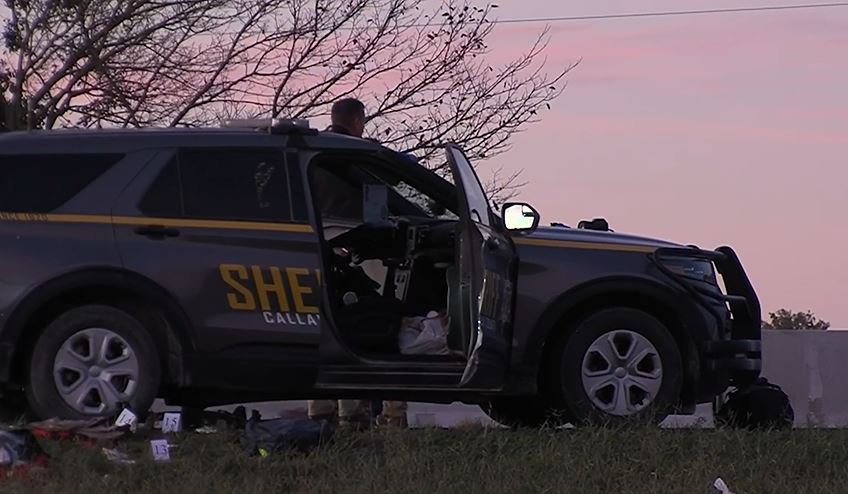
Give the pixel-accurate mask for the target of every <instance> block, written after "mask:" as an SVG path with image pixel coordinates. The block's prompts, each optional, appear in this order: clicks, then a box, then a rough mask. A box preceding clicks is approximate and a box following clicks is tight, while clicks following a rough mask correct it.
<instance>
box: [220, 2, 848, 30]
mask: <svg viewBox="0 0 848 494" xmlns="http://www.w3.org/2000/svg"><path fill="white" fill-rule="evenodd" d="M834 7H848V2H828V3H808V4H790V5H766V6H761V7H728V8H719V9H699V10H668V11H655V12H626V13H620V14H595V15H575V16H552V17H526V18H515V19H494V20H491V21H487V23H488V24H530V23H538V22H567V21H594V20H607V19H632V18H640V17H670V16H686V15H710V14H736V13H749V12H768V11H772V12H773V11H781V10H784V11H785V10H801V9H807V10H812V9H823V8H834ZM444 24H445V23H444V22H432V21H427V22H419V23H411V24H398V25H397V26H396V27H397V28H411V27H436V26H442V25H444ZM366 29H367V28H366ZM371 29H374V27H373V26H372V27H371ZM332 30H334V29H330V28H319V29H318V31H322V32H326V31H332ZM335 30H338V31H351V30H353V28H352V27H348V26H340V27H338V28H336V29H335ZM310 32H311V31H310ZM221 34H238V32H237V31H232V32H224V33H221ZM263 34H264V33H263Z"/></svg>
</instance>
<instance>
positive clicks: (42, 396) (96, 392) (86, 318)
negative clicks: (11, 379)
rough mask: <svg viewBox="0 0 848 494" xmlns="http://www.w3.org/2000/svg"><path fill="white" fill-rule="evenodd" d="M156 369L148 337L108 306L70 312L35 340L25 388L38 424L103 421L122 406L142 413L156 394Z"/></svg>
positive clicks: (155, 354)
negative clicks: (44, 421)
mask: <svg viewBox="0 0 848 494" xmlns="http://www.w3.org/2000/svg"><path fill="white" fill-rule="evenodd" d="M161 375H162V369H161V361H160V359H159V354H158V351H157V349H156V344H155V342H154V341H153V338H152V337H151V336H150V334H149V333H148V332H147V331H146V330H145V328H144V326H143V325H142V324H141V323H140V322H139V321H138V320H136V319H135V318H133V317H132V316H131V315H129V314H127V313H126V312H123V311H121V310H118V309H116V308H114V307H108V306H102V305H88V306H83V307H78V308H76V309H71V310H69V311H67V312H65V313H64V314H62V315H61V316H59V317H58V318H57V319H55V320H54V321H53V322H52V323H50V324H49V325H48V326H47V327H46V328H45V329H44V331H43V332H42V334H41V335H40V336H39V338H38V341H37V342H36V344H35V348H34V350H33V353H32V356H31V358H30V363H29V376H28V382H27V387H26V393H27V400H28V401H29V404H30V406H31V408H32V410H33V411H34V412H35V413H36V414H37V415H38V416H39V417H41V418H42V419H47V418H51V417H58V418H67V419H81V418H90V417H99V416H106V415H111V414H113V413H115V412H116V411H117V410H118V408H119V407H120V406H121V405H126V406H128V407H129V408H130V409H132V410H133V411H134V412H136V413H137V414H143V413H146V412H147V411H148V410H149V409H150V406H151V405H152V404H153V400H154V399H155V398H156V395H157V394H158V391H159V383H160V381H161Z"/></svg>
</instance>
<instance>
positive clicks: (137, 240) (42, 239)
mask: <svg viewBox="0 0 848 494" xmlns="http://www.w3.org/2000/svg"><path fill="white" fill-rule="evenodd" d="M444 152H445V159H446V162H447V163H448V164H449V171H450V176H449V177H448V178H447V179H445V178H442V177H441V176H439V175H438V174H436V173H433V172H431V171H429V170H428V169H426V168H424V167H422V166H420V165H418V164H416V163H414V162H413V161H411V160H409V159H407V158H406V157H405V156H403V155H400V154H398V153H396V152H394V151H391V150H389V149H387V148H385V147H382V146H381V145H379V144H377V143H375V142H372V141H369V140H365V139H358V138H353V137H349V136H343V135H338V134H334V133H329V132H319V131H317V130H315V129H313V128H310V127H309V125H308V123H304V122H301V121H291V120H271V121H264V122H262V121H230V122H226V123H225V124H223V125H222V126H221V127H220V128H202V129H147V130H50V131H29V132H8V133H5V134H0V249H1V250H2V255H0V385H2V389H3V396H4V398H3V399H5V400H13V399H14V398H15V396H25V398H26V403H28V406H29V408H30V410H31V411H32V412H34V413H35V414H36V415H38V416H40V417H42V418H46V417H64V418H82V417H89V416H101V415H107V414H111V413H114V411H115V410H117V409H118V408H120V407H121V406H123V405H127V406H130V407H132V408H133V409H134V410H147V409H148V408H149V407H150V406H151V404H152V402H153V401H154V399H156V398H157V397H161V398H164V399H165V400H166V401H167V402H168V403H169V404H173V405H178V406H186V407H206V406H214V405H222V404H227V403H234V402H245V401H262V400H278V399H281V400H288V399H311V398H345V397H349V398H375V399H376V398H385V399H397V400H409V401H429V402H444V403H448V402H453V401H463V402H466V403H475V404H479V405H480V406H482V407H483V408H484V409H485V410H486V411H487V412H488V413H489V414H490V415H491V416H492V417H493V418H495V419H496V420H497V421H499V422H501V423H504V424H513V425H538V424H541V423H543V422H545V421H549V420H556V421H572V422H579V423H600V422H603V423H609V422H619V421H621V420H625V419H628V418H643V417H647V416H650V417H653V418H656V419H662V418H663V417H664V416H665V415H667V414H668V413H672V412H676V413H691V412H692V411H693V410H694V408H695V405H696V404H698V403H703V402H709V401H711V400H713V399H714V398H715V397H716V396H718V395H720V394H721V393H723V392H724V391H725V390H726V389H727V388H728V387H729V386H744V385H745V384H747V383H750V382H752V381H753V380H755V379H756V378H757V376H758V375H759V371H760V365H761V354H760V306H759V302H758V300H757V296H756V294H755V292H754V290H753V288H752V286H751V284H750V282H749V280H748V278H747V276H746V274H745V272H744V270H743V268H742V266H741V264H740V262H739V260H738V258H737V256H736V254H735V253H734V251H733V250H732V249H730V248H727V247H723V248H720V249H718V250H715V251H708V250H701V249H698V248H696V247H694V246H681V245H677V244H673V243H669V242H664V241H659V240H652V239H648V238H641V237H636V236H628V235H622V234H618V233H613V232H611V231H605V230H604V231H598V230H597V229H580V228H578V229H570V228H562V227H557V228H546V227H540V226H539V215H538V213H537V212H536V211H535V210H534V209H533V208H532V207H531V206H530V205H528V204H522V203H508V204H505V205H503V208H502V209H501V210H500V211H494V210H493V209H492V205H491V202H490V201H489V200H488V199H487V197H486V194H485V192H484V189H483V188H482V187H481V184H480V181H479V180H478V177H477V175H476V174H475V171H474V169H473V168H472V166H471V164H470V163H469V161H468V159H467V157H466V156H465V154H464V153H463V151H462V149H460V148H459V147H457V146H454V145H447V146H445V149H444ZM431 311H436V312H437V313H440V314H442V315H443V320H445V321H446V322H445V329H446V331H447V334H446V336H445V341H444V345H445V347H446V348H447V349H448V350H449V351H445V352H434V353H432V354H428V353H409V352H403V351H401V349H400V348H399V343H398V334H399V331H400V330H401V326H402V325H404V324H407V323H408V321H409V320H410V319H409V318H414V317H421V316H425V315H426V314H428V313H430V312H431Z"/></svg>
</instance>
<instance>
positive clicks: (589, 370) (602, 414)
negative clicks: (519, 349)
mask: <svg viewBox="0 0 848 494" xmlns="http://www.w3.org/2000/svg"><path fill="white" fill-rule="evenodd" d="M554 355H555V357H554V359H553V362H552V366H553V368H552V369H550V372H551V373H552V375H554V376H555V377H556V382H555V386H554V393H555V394H556V395H558V396H557V398H558V401H560V402H561V403H562V404H563V405H565V406H566V407H567V408H568V409H569V410H570V411H571V412H572V414H573V416H574V418H575V419H576V421H577V422H578V423H584V424H596V425H614V424H619V423H622V422H626V421H633V420H636V421H643V420H653V421H655V422H657V423H659V422H661V421H662V420H664V419H665V417H666V416H667V415H668V414H669V413H671V411H672V410H673V407H674V406H676V405H677V403H678V401H679V397H680V391H681V387H682V383H683V364H682V359H681V356H680V350H679V348H678V346H677V343H676V342H675V340H674V337H673V336H672V335H671V333H670V332H669V331H668V329H667V328H666V327H665V326H664V325H663V324H662V323H661V322H660V321H659V320H657V319H656V318H655V317H653V316H651V315H650V314H647V313H645V312H643V311H640V310H635V309H630V308H615V309H606V310H602V311H600V312H597V313H595V314H592V315H590V316H589V317H587V318H586V319H584V320H583V321H582V322H581V323H579V324H578V326H577V328H576V329H575V330H574V332H573V333H572V334H571V335H570V336H569V337H568V338H565V339H564V340H563V341H561V342H560V344H559V347H558V348H557V349H556V351H555V353H554Z"/></svg>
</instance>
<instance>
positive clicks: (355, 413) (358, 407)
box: [309, 98, 414, 427]
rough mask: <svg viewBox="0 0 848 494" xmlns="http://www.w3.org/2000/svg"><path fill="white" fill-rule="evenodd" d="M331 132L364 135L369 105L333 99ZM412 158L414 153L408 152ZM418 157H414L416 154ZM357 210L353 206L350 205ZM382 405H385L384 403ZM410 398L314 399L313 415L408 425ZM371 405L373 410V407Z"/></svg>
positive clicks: (312, 404) (385, 424) (315, 416)
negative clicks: (400, 399) (408, 403)
mask: <svg viewBox="0 0 848 494" xmlns="http://www.w3.org/2000/svg"><path fill="white" fill-rule="evenodd" d="M330 121H331V124H330V126H329V127H328V128H327V131H329V132H335V133H338V134H345V135H349V136H354V137H362V134H363V132H364V131H365V105H364V104H363V103H362V102H361V101H359V100H358V99H356V98H344V99H340V100H338V101H336V102H335V103H333V106H332V109H331V110H330ZM407 157H409V158H411V157H410V156H407ZM412 159H414V158H412ZM346 209H348V210H351V211H352V210H355V208H353V207H349V208H346ZM381 405H382V406H381ZM406 407H407V405H406V402H405V401H383V402H382V403H381V402H380V401H378V400H372V401H371V403H370V407H369V403H367V402H365V401H360V400H338V403H336V402H335V401H334V400H313V401H310V402H309V416H310V418H316V419H320V418H333V417H334V416H335V413H336V412H338V416H339V422H340V423H345V422H353V423H354V424H361V423H362V420H363V417H368V419H369V421H375V422H376V423H377V424H378V425H381V426H398V427H406V426H407V418H406ZM369 408H370V410H369Z"/></svg>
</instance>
